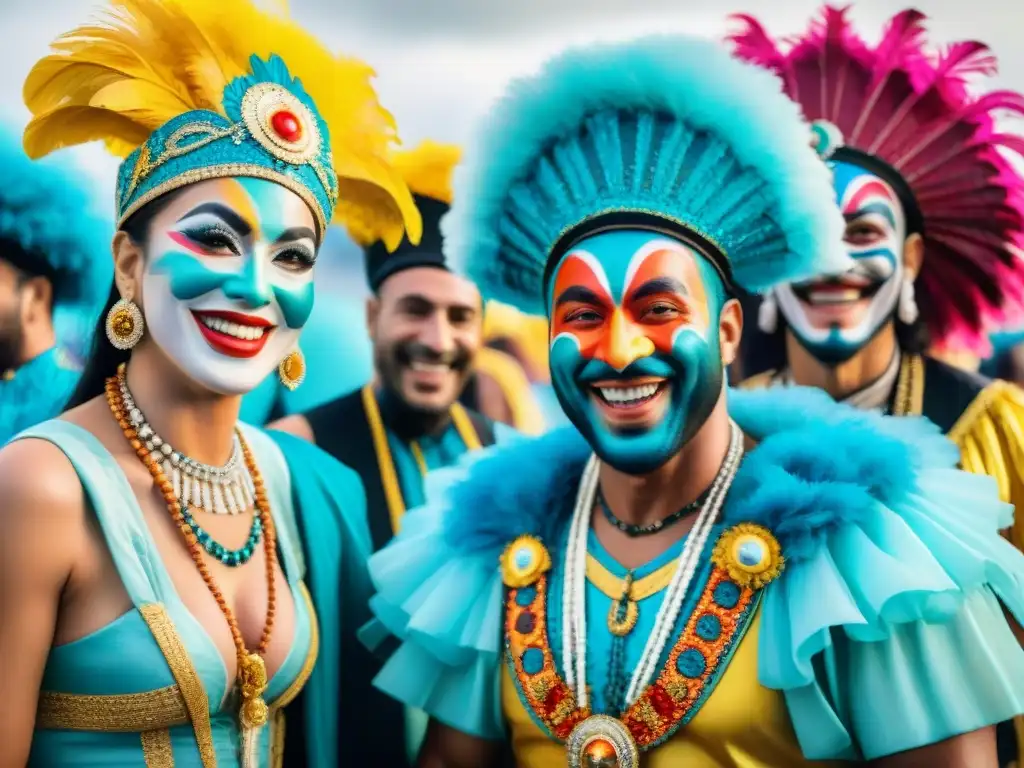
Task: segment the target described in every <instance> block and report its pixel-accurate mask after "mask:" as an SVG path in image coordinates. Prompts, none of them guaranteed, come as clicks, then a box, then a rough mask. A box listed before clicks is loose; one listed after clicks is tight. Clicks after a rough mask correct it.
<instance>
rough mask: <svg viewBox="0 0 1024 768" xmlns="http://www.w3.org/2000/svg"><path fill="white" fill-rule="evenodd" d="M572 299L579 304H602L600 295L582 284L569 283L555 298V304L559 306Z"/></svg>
mask: <svg viewBox="0 0 1024 768" xmlns="http://www.w3.org/2000/svg"><path fill="white" fill-rule="evenodd" d="M572 301H578V302H579V303H580V304H604V302H603V301H601V297H600V296H598V295H597V294H596V293H594V292H593V291H592V290H590V289H589V288H584V287H583V286H582V285H570V286H569V287H568V288H566V289H565V290H564V291H562V293H561V295H560V296H559V297H558V298H557V299H555V306H556V307H560V306H562V305H563V304H568V303H569V302H572Z"/></svg>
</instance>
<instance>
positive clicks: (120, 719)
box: [36, 685, 188, 732]
mask: <svg viewBox="0 0 1024 768" xmlns="http://www.w3.org/2000/svg"><path fill="white" fill-rule="evenodd" d="M187 722H188V709H186V707H185V699H184V697H183V696H182V695H181V690H180V689H179V688H178V686H177V685H169V686H167V687H166V688H158V689H157V690H155V691H145V692H143V693H126V694H121V695H112V696H92V695H83V694H74V693H52V692H50V691H43V693H42V694H41V695H40V697H39V711H38V713H37V715H36V727H37V728H41V729H44V730H66V731H119V732H126V731H127V732H138V731H153V730H159V729H162V728H170V727H171V726H174V725H183V724H185V723H187Z"/></svg>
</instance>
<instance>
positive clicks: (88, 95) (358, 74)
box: [23, 0, 422, 248]
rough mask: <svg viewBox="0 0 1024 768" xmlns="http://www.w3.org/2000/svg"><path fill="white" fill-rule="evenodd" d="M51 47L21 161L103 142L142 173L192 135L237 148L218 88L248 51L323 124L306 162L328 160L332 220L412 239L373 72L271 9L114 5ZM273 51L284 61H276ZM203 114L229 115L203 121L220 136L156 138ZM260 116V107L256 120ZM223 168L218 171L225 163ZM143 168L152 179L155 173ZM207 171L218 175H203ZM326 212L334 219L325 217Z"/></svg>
mask: <svg viewBox="0 0 1024 768" xmlns="http://www.w3.org/2000/svg"><path fill="white" fill-rule="evenodd" d="M52 49H53V52H52V53H51V54H50V55H49V56H46V57H45V58H43V59H42V60H41V61H39V62H38V63H37V64H36V65H35V67H33V69H32V71H31V72H30V73H29V76H28V78H27V80H26V82H25V85H24V92H23V95H24V99H25V104H26V105H27V106H28V108H29V110H30V111H31V112H32V115H33V117H32V120H31V122H30V123H29V125H28V127H27V128H26V130H25V134H24V146H25V151H26V152H27V153H28V154H29V155H30V156H32V157H41V156H43V155H45V154H47V153H49V152H52V151H54V150H57V149H59V148H61V147H65V146H70V145H74V144H82V143H85V142H89V141H95V140H102V141H104V142H105V144H106V146H107V148H108V149H109V150H110V151H111V152H113V153H115V154H116V155H118V156H120V157H126V158H128V159H127V160H126V164H127V163H135V162H137V161H139V159H140V158H144V159H145V160H146V162H147V163H149V165H148V166H147V167H146V168H144V169H143V170H144V171H146V172H151V171H153V169H154V168H155V166H154V163H157V161H159V162H160V163H163V164H164V166H165V167H169V164H170V159H169V158H168V157H166V154H167V153H165V154H160V152H163V151H164V150H168V149H170V150H174V149H175V147H185V148H186V151H191V148H192V147H195V148H196V152H197V153H198V152H199V151H200V149H201V148H200V147H199V145H200V143H201V142H202V141H206V142H207V144H210V143H211V142H213V144H217V143H218V142H220V143H221V144H223V145H224V146H225V147H226V146H227V144H229V143H234V145H235V146H239V145H240V143H241V139H244V138H247V136H246V134H245V131H242V132H241V133H239V132H238V131H237V130H235V132H234V133H230V134H225V133H223V131H226V130H227V127H231V128H232V129H237V128H239V126H241V125H242V122H243V121H242V120H240V119H236V118H235V117H234V116H233V115H229V114H228V113H229V112H230V111H231V104H230V99H229V98H228V97H227V94H228V93H229V91H230V87H232V86H233V83H236V82H237V79H238V78H246V77H249V78H250V79H252V78H253V76H254V73H253V68H254V67H255V66H257V64H258V62H254V60H253V59H252V57H253V56H256V57H258V58H260V59H262V60H265V61H264V62H263V64H266V66H264V67H263V69H262V70H261V74H262V75H264V79H266V73H267V72H270V73H280V72H282V71H283V73H284V75H285V76H287V75H288V74H289V73H290V76H291V77H292V78H295V81H292V82H291V83H290V84H288V83H286V87H287V89H290V90H291V91H294V92H295V93H297V94H298V98H299V100H300V101H302V102H303V103H304V104H305V105H306V106H307V107H313V105H315V107H314V108H313V109H312V113H313V116H314V118H315V117H317V113H318V116H319V118H320V119H321V121H322V123H323V124H326V128H327V129H328V132H329V135H330V141H329V145H328V146H324V147H322V150H323V151H322V153H321V155H320V157H319V160H317V159H316V158H314V160H316V162H319V165H320V166H321V167H320V168H319V171H323V170H324V169H325V168H328V169H329V168H330V167H331V166H333V172H332V174H331V176H332V178H331V179H329V180H327V181H329V182H330V183H328V184H327V185H326V186H327V187H328V192H331V191H332V190H331V189H330V187H331V186H333V195H328V196H330V197H334V198H335V199H336V201H337V204H336V205H330V206H324V207H325V208H333V221H334V222H336V223H339V224H342V225H344V226H346V227H347V228H348V229H349V230H350V231H353V232H358V233H361V234H362V236H363V237H373V238H374V239H379V240H383V241H384V242H385V243H386V244H387V246H388V247H389V248H395V247H397V245H398V244H399V243H400V242H401V240H402V238H403V234H407V235H408V237H409V239H410V240H411V241H413V242H417V241H418V240H419V238H420V235H421V229H422V222H421V219H420V216H419V212H418V211H417V209H416V206H415V204H414V202H413V200H412V195H411V194H410V192H409V189H408V187H407V185H406V184H405V183H404V182H403V181H402V178H401V176H400V174H399V173H398V172H397V170H396V169H395V168H394V166H393V165H392V163H391V162H390V159H389V154H390V150H391V147H392V145H393V144H394V143H395V141H396V135H395V134H396V129H395V123H394V120H393V118H392V116H391V115H390V114H389V113H388V112H387V111H386V110H385V109H384V108H383V107H382V106H381V105H380V103H379V101H378V99H377V95H376V92H375V91H374V89H373V86H372V84H371V79H372V77H373V76H374V72H373V70H372V69H371V68H370V67H369V66H367V65H366V64H365V63H363V62H361V61H358V60H355V59H350V58H344V57H340V56H337V55H335V54H333V53H331V52H330V51H328V50H327V49H326V48H325V47H324V46H323V45H322V44H321V43H320V42H319V41H318V40H317V39H316V38H315V37H314V36H313V35H311V34H309V33H308V32H306V31H305V30H303V29H302V28H300V27H299V26H298V25H296V24H295V23H294V22H292V21H290V20H289V19H287V18H285V17H284V16H282V15H280V13H274V12H270V11H267V10H262V9H259V8H257V7H255V6H254V5H252V4H251V3H250V2H249V1H248V0H115V2H113V3H112V4H111V5H110V6H109V7H108V8H106V9H105V10H103V11H102V12H101V13H100V15H99V16H98V18H97V19H96V21H94V22H93V23H90V24H86V25H83V26H81V27H78V28H77V29H74V30H72V31H71V32H69V33H67V34H65V35H62V36H61V37H60V38H58V39H57V40H56V41H55V42H54V43H53V45H52ZM275 57H280V59H281V60H283V62H284V63H285V64H286V68H285V67H284V66H280V67H278V66H277V65H276V64H275V63H274V59H275ZM267 62H269V64H268V63H267ZM275 67H277V68H275ZM257 79H258V78H257ZM284 79H285V80H287V79H288V78H287V77H284ZM296 81H297V82H296ZM286 95H288V94H286ZM303 97H304V98H303ZM239 99H240V97H239ZM310 102H312V103H310ZM275 103H276V102H275ZM288 103H293V102H288ZM202 110H206V111H207V112H206V114H207V115H209V113H216V114H215V115H214V117H216V116H218V115H219V116H223V117H224V118H225V119H226V120H227V121H228V122H227V123H225V121H224V120H221V121H220V123H218V122H217V121H213V122H214V123H215V124H216V125H217V126H218V127H219V130H221V131H222V133H221V134H220V135H219V136H218V137H215V138H210V136H212V134H210V133H205V134H204V133H203V132H202V131H198V132H197V131H194V130H193V131H191V132H190V131H189V130H184V132H183V133H181V131H179V133H181V135H176V136H174V137H173V139H174V141H171V138H172V137H170V136H161V135H160V131H161V130H163V129H164V128H166V127H167V126H168V125H169V124H174V123H173V122H172V121H175V120H177V119H179V118H181V117H182V115H185V114H187V113H195V114H196V115H200V114H203V113H201V112H200V111H202ZM265 113H266V110H265V109H264V110H263V112H261V113H260V115H261V117H262V116H265ZM232 121H233V122H232ZM180 122H182V123H187V122H188V120H181V121H180ZM209 122H210V121H209V120H207V123H209ZM178 127H179V128H180V127H181V126H178ZM245 127H246V128H248V129H249V134H250V135H253V136H255V134H256V133H259V132H260V131H261V130H262V129H261V128H260V127H259V126H258V125H255V126H254V125H253V124H252V123H251V122H245ZM311 127H312V128H315V127H316V126H311ZM154 136H159V138H160V144H159V145H158V146H155V147H151V146H150V145H151V144H152V143H153V142H152V138H153V137H154ZM225 137H226V139H225ZM273 138H274V137H271V139H273ZM221 139H225V141H224V142H222V141H221ZM175 142H176V143H175ZM277 143H278V144H280V142H277ZM272 144H274V141H271V140H267V141H264V142H263V146H264V149H271V150H272V149H273V147H272V146H271V145H272ZM205 146H206V145H205V144H204V145H203V147H205ZM278 149H281V147H278ZM147 150H148V151H147ZM284 150H286V151H284V152H279V153H278V154H276V155H274V158H276V159H278V160H280V159H281V157H284V158H286V160H287V161H288V162H293V161H294V160H295V158H296V157H300V156H302V157H304V155H303V154H302V152H298V151H297V150H296V149H295V147H290V146H284ZM204 151H205V150H204ZM225 152H226V150H225ZM288 152H291V153H292V154H288ZM171 154H173V152H171ZM182 154H184V153H181V154H179V155H175V156H174V158H173V159H177V158H178V157H180V156H181V155H182ZM222 154H223V153H222ZM227 154H228V155H230V153H229V152H228V153H227ZM271 154H272V155H273V154H274V153H273V152H271ZM196 157H198V154H197V155H196ZM229 159H230V158H229ZM195 162H196V163H198V162H199V161H198V160H196V161H195ZM204 162H205V163H206V170H207V171H211V169H213V170H215V168H214V167H213V161H212V159H210V158H205V157H204ZM247 162H249V163H250V165H252V162H253V161H252V160H251V158H247ZM316 162H314V161H313V160H311V161H310V163H309V164H310V165H312V166H313V167H314V170H318V169H317V168H316ZM157 164H159V163H157ZM256 164H259V163H258V162H257V163H256ZM264 164H265V165H267V166H268V167H270V168H271V170H272V171H273V170H274V168H276V167H277V166H279V165H280V163H278V164H277V165H276V166H275V165H274V164H273V163H272V162H270V160H268V161H267V162H266V163H264ZM221 165H222V166H223V167H225V168H226V167H227V166H229V165H231V163H230V162H224V163H222V164H221ZM221 165H218V166H216V167H217V168H220V167H221ZM150 166H153V167H150ZM122 170H124V169H122ZM133 170H134V171H135V172H138V171H139V168H137V167H136V168H134V169H133ZM287 170H289V171H294V170H295V169H294V168H293V169H287ZM300 170H301V169H300ZM129 175H130V174H129ZM153 175H154V177H157V178H159V172H154V173H153ZM211 175H217V174H216V173H212V171H211ZM221 175H246V174H245V173H241V174H229V173H227V172H225V173H223V174H221ZM295 175H296V174H295V173H294V172H292V173H283V172H282V173H280V174H279V176H280V179H277V180H282V183H286V182H287V181H288V179H289V178H292V177H294V176H295ZM319 175H320V178H321V181H324V179H323V174H322V173H320V174H319ZM334 176H336V178H334ZM189 178H195V175H194V174H193V175H192V176H190V177H189ZM310 178H312V177H310ZM160 180H161V184H162V185H163V187H161V188H162V189H163V191H168V189H169V188H173V186H174V185H173V183H172V182H174V181H175V179H168V178H161V179H160ZM177 180H178V181H181V179H177ZM129 181H130V179H129ZM145 181H146V180H145V179H144V180H143V182H144V183H145ZM184 183H187V180H186V181H185V182H184ZM157 186H159V185H157ZM178 186H181V184H178ZM291 186H293V188H294V186H295V185H294V182H293V183H292V184H291ZM307 186H312V184H311V183H307ZM154 188H155V187H154ZM297 191H299V190H297ZM119 192H121V193H123V192H124V190H119ZM322 193H323V189H318V190H317V194H318V195H320V196H321V197H324V196H323V194H322ZM306 197H307V199H309V195H308V194H307V195H306ZM325 199H326V198H325ZM125 202H127V201H125V200H119V208H120V209H121V210H119V213H123V212H124V208H125V206H124V205H122V203H125ZM331 202H332V203H333V202H334V201H333V200H332V201H331ZM122 218H123V217H122ZM327 219H328V220H332V219H331V216H330V215H328V216H327Z"/></svg>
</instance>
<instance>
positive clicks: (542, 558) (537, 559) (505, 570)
mask: <svg viewBox="0 0 1024 768" xmlns="http://www.w3.org/2000/svg"><path fill="white" fill-rule="evenodd" d="M550 569H551V555H550V554H549V553H548V550H547V548H546V547H545V546H544V545H543V544H542V543H541V541H540V539H538V538H537V537H535V536H525V535H524V536H520V537H519V538H517V539H516V540H515V541H513V542H512V543H511V544H509V545H508V546H507V547H506V548H505V551H504V552H503V553H502V554H501V577H502V580H503V581H504V582H505V586H507V587H511V588H512V589H519V588H521V587H526V586H529V585H530V584H533V583H534V582H535V581H537V579H539V578H540V577H541V576H542V575H543V574H544V573H546V572H547V571H548V570H550Z"/></svg>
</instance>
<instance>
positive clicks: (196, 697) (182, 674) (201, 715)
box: [139, 603, 217, 768]
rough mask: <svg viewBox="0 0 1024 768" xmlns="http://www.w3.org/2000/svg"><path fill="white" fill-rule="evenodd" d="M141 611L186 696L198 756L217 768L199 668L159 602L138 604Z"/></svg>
mask: <svg viewBox="0 0 1024 768" xmlns="http://www.w3.org/2000/svg"><path fill="white" fill-rule="evenodd" d="M139 613H141V614H142V618H143V619H145V620H146V624H147V625H148V626H149V631H150V632H151V633H152V634H153V639H154V640H156V644H157V645H158V646H159V647H160V652H161V653H163V655H164V658H165V659H166V660H167V666H168V667H170V668H171V674H172V675H174V679H175V680H176V681H177V683H178V688H179V689H180V690H181V695H182V697H183V698H184V699H185V708H186V709H187V710H188V714H189V719H190V720H191V721H192V730H193V731H194V732H195V736H196V746H197V747H198V748H199V758H200V759H201V760H202V763H203V768H216V765H217V755H216V753H215V752H214V750H213V731H212V729H211V727H210V703H209V700H208V699H207V697H206V689H205V688H203V683H202V681H201V680H200V679H199V675H198V674H197V673H196V668H195V667H194V666H192V660H191V659H190V658H189V656H188V651H186V650H185V646H184V645H183V644H182V642H181V638H180V637H179V636H178V632H177V630H175V628H174V622H172V621H171V617H170V616H168V615H167V611H166V610H165V609H164V607H163V606H162V605H160V604H159V603H148V604H146V605H142V606H139Z"/></svg>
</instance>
